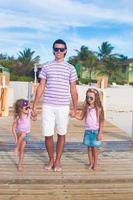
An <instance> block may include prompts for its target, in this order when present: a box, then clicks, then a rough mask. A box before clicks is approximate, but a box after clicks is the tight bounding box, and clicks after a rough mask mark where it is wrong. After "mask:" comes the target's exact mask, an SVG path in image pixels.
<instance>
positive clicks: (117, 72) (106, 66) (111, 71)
mask: <svg viewBox="0 0 133 200" xmlns="http://www.w3.org/2000/svg"><path fill="white" fill-rule="evenodd" d="M119 61H120V60H119V59H118V58H116V57H109V58H108V59H106V60H104V63H103V64H101V65H100V66H99V68H98V72H97V75H102V76H103V75H106V76H107V77H108V79H109V82H113V81H117V80H119V81H120V80H123V79H124V77H123V76H122V73H121V68H120V62H119Z"/></svg>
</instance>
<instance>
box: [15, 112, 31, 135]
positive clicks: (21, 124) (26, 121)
mask: <svg viewBox="0 0 133 200" xmlns="http://www.w3.org/2000/svg"><path fill="white" fill-rule="evenodd" d="M30 129H31V111H29V113H28V115H23V116H22V117H21V118H19V119H18V120H17V128H16V131H17V132H20V131H22V132H24V133H29V132H30Z"/></svg>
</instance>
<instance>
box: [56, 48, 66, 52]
mask: <svg viewBox="0 0 133 200" xmlns="http://www.w3.org/2000/svg"><path fill="white" fill-rule="evenodd" d="M59 50H60V52H64V51H65V48H54V51H55V52H58V51H59Z"/></svg>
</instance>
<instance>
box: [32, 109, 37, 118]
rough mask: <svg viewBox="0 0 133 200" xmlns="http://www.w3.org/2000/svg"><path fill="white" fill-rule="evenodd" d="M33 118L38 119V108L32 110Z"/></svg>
mask: <svg viewBox="0 0 133 200" xmlns="http://www.w3.org/2000/svg"><path fill="white" fill-rule="evenodd" d="M31 116H32V117H35V118H36V117H37V110H36V108H32V110H31Z"/></svg>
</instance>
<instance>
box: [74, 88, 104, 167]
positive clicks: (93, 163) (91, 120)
mask: <svg viewBox="0 0 133 200" xmlns="http://www.w3.org/2000/svg"><path fill="white" fill-rule="evenodd" d="M76 118H77V119H80V120H82V119H85V133H84V139H83V144H85V145H86V146H87V147H88V158H89V169H93V170H96V168H97V160H98V148H99V147H100V146H101V139H102V132H103V123H104V111H103V106H102V104H101V101H100V96H99V92H98V91H97V90H96V89H94V88H89V89H88V90H87V92H86V99H85V104H84V106H83V110H82V112H80V113H79V114H78V113H77V115H76Z"/></svg>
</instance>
